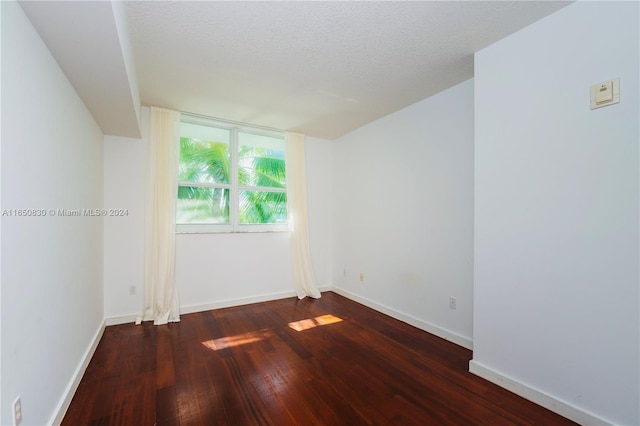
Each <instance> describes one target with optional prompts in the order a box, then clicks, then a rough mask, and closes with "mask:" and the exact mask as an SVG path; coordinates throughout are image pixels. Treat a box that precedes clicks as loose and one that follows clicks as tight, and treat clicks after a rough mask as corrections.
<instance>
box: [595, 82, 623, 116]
mask: <svg viewBox="0 0 640 426" xmlns="http://www.w3.org/2000/svg"><path fill="white" fill-rule="evenodd" d="M617 103H620V79H619V78H615V79H613V80H607V81H603V82H602V83H598V84H594V85H593V86H591V109H596V108H602V107H603V106H607V105H613V104H617Z"/></svg>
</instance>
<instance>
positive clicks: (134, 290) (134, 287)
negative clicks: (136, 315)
mask: <svg viewBox="0 0 640 426" xmlns="http://www.w3.org/2000/svg"><path fill="white" fill-rule="evenodd" d="M134 294H136V286H135V285H132V286H131V287H129V295H130V296H133V295H134Z"/></svg>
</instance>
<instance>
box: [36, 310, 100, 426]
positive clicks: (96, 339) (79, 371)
mask: <svg viewBox="0 0 640 426" xmlns="http://www.w3.org/2000/svg"><path fill="white" fill-rule="evenodd" d="M105 325H106V324H105V321H103V322H102V324H100V327H98V330H97V331H96V333H95V334H94V336H93V340H92V341H91V344H90V345H89V347H88V348H87V350H86V352H85V353H84V356H83V357H82V362H81V363H80V365H78V368H76V371H75V372H74V373H73V376H72V379H71V381H70V382H69V384H68V385H67V388H66V389H65V390H64V393H63V394H62V398H61V399H60V401H59V402H58V405H57V406H56V409H55V410H54V411H53V417H52V418H51V420H50V421H49V423H48V424H50V425H59V424H60V423H62V419H64V415H65V414H66V413H67V410H68V409H69V405H70V404H71V400H72V399H73V396H74V395H75V393H76V390H77V389H78V385H80V381H81V380H82V376H84V372H85V370H86V369H87V366H88V365H89V362H90V361H91V358H92V357H93V354H94V353H95V351H96V348H97V347H98V343H100V339H101V338H102V334H103V333H104V328H105Z"/></svg>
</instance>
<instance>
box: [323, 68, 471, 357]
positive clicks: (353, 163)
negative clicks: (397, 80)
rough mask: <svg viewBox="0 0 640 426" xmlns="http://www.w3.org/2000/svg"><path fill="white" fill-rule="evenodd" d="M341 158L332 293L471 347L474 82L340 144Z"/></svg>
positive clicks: (336, 167)
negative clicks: (452, 301)
mask: <svg viewBox="0 0 640 426" xmlns="http://www.w3.org/2000/svg"><path fill="white" fill-rule="evenodd" d="M334 151H335V156H334V195H335V197H334V201H333V203H334V206H335V214H334V221H333V225H334V233H333V235H334V237H333V238H334V260H333V271H334V272H333V273H334V275H333V281H334V286H336V287H337V289H338V291H340V292H342V293H343V294H346V295H348V296H350V297H353V298H355V299H356V300H359V301H361V302H363V303H365V304H368V305H370V306H372V307H375V308H376V309H380V310H382V311H384V312H386V313H389V314H391V315H393V316H396V317H398V318H401V319H403V320H405V321H407V322H409V323H411V324H414V325H417V326H419V327H421V328H424V329H427V330H428V331H431V332H434V333H435V334H438V335H441V336H443V337H446V338H449V339H451V340H453V341H455V342H456V343H459V344H462V345H464V346H467V347H470V346H471V340H472V334H471V333H472V324H471V318H472V278H473V269H472V265H473V251H472V249H473V80H468V81H466V82H464V83H461V84H459V85H457V86H454V87H452V88H450V89H448V90H446V91H444V92H441V93H439V94H437V95H435V96H433V97H430V98H428V99H425V100H423V101H421V102H418V103H416V104H414V105H412V106H410V107H407V108H405V109H403V110H400V111H398V112H396V113H393V114H391V115H389V116H387V117H384V118H382V119H379V120H377V121H375V122H373V123H370V124H367V125H365V126H364V127H362V128H360V129H358V130H355V131H353V132H351V133H349V134H348V135H345V136H343V137H341V138H339V139H338V140H336V142H335V146H334ZM345 271H346V272H345ZM360 273H363V274H364V282H360V281H359V274H360ZM450 296H451V297H455V298H456V299H457V309H456V310H452V309H450V308H449V297H450Z"/></svg>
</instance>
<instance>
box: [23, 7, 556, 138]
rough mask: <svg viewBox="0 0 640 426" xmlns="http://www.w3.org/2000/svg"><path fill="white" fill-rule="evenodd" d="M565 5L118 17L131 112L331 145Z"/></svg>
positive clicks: (50, 17) (465, 75)
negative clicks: (179, 115)
mask: <svg viewBox="0 0 640 426" xmlns="http://www.w3.org/2000/svg"><path fill="white" fill-rule="evenodd" d="M25 3H28V2H25ZM56 3H57V2H56ZM77 3H84V2H77ZM567 4H568V2H552V1H534V2H526V1H498V2H485V1H472V2H467V1H448V2H435V1H412V2H396V1H389V2H368V1H352V2H350V1H338V2H334V1H331V2H315V1H296V2H272V1H261V2H245V1H232V2H211V1H197V2H183V1H151V2H142V1H135V2H126V3H124V12H125V15H126V21H127V22H128V26H129V31H128V32H129V33H130V40H131V48H132V52H133V58H134V62H135V69H136V76H137V86H138V87H139V94H140V99H141V101H142V104H144V105H156V106H161V107H167V108H172V109H178V110H181V111H187V112H194V113H199V114H204V115H209V116H213V117H218V118H223V119H228V120H234V121H241V122H247V123H253V124H259V125H263V126H269V127H275V128H280V129H285V130H296V131H300V132H303V133H306V134H308V135H311V136H316V137H321V138H325V139H334V138H336V137H339V136H341V135H343V134H345V133H347V132H349V131H351V130H353V129H355V128H357V127H360V126H362V125H364V124H366V123H368V122H371V121H373V120H375V119H377V118H380V117H382V116H384V115H387V114H389V113H391V112H394V111H396V110H398V109H400V108H403V107H406V106H408V105H411V104H413V103H415V102H417V101H420V100H422V99H424V98H426V97H429V96H431V95H433V94H435V93H437V92H440V91H442V90H444V89H446V88H448V87H451V86H453V85H455V84H457V83H460V82H462V81H464V80H466V79H469V78H471V77H472V76H473V53H474V52H476V51H478V50H480V49H482V48H484V47H486V46H488V45H489V44H491V43H493V42H495V41H497V40H499V39H501V38H503V37H505V36H507V35H509V34H511V33H513V32H515V31H517V30H519V29H521V28H523V27H524V26H526V25H528V24H530V23H532V22H534V21H536V20H538V19H540V18H542V17H544V16H546V15H548V14H550V13H553V12H554V11H556V10H558V9H559V8H561V7H563V6H565V5H567ZM23 7H24V6H23ZM30 9H32V10H31V12H30V14H29V16H30V18H31V17H33V16H37V15H38V13H37V10H33V9H37V7H31V8H30ZM50 9H51V8H49V10H48V11H47V13H46V14H45V13H41V15H42V16H43V18H42V19H40V21H42V22H40V23H39V24H36V23H34V25H35V26H36V28H37V29H38V30H39V32H40V34H41V35H43V32H46V33H47V34H48V35H47V36H46V37H45V36H43V39H45V42H47V44H48V45H49V46H51V45H55V44H56V43H55V42H56V35H55V34H56V31H58V32H60V33H61V34H64V33H65V32H66V31H68V24H66V25H67V28H65V26H64V25H65V24H63V25H59V24H57V22H58V21H61V22H65V20H64V19H59V17H57V16H56V13H55V12H52V11H51V10H50ZM80 9H81V8H78V10H80ZM65 13H67V14H68V13H69V12H68V8H67V9H66V12H65ZM74 19H75V20H77V21H81V20H82V13H81V11H78V12H77V13H75V14H74ZM33 21H34V19H32V22H33ZM66 21H68V19H67V20H66ZM42 27H44V28H46V29H47V31H42ZM56 28H58V29H57V30H56ZM102 36H104V37H111V36H110V35H108V34H104V35H102V34H97V33H95V32H94V33H93V34H92V35H91V36H90V37H87V38H93V39H96V38H99V37H102ZM58 44H59V45H60V46H61V47H60V48H61V49H64V45H65V43H60V42H59V43H58ZM126 49H127V47H123V50H126ZM53 53H54V56H56V59H58V61H59V62H61V59H60V57H63V56H64V55H60V54H56V52H53ZM96 53H98V54H99V52H96ZM92 56H95V55H82V56H80V55H75V56H74V55H69V54H67V55H66V56H64V61H66V63H67V64H66V65H63V64H61V66H62V68H63V69H73V68H74V66H77V65H78V64H82V63H83V62H86V61H92V60H95V58H92ZM74 62H75V63H74ZM65 67H66V68H65ZM131 69H133V67H131ZM65 72H66V71H65ZM68 75H69V73H68ZM70 79H71V80H72V82H73V78H71V77H70ZM101 84H102V85H103V86H104V85H105V84H106V85H108V81H103V82H102V83H101ZM133 86H135V85H132V87H133ZM107 87H108V86H107ZM81 96H82V94H81ZM90 109H91V107H90Z"/></svg>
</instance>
